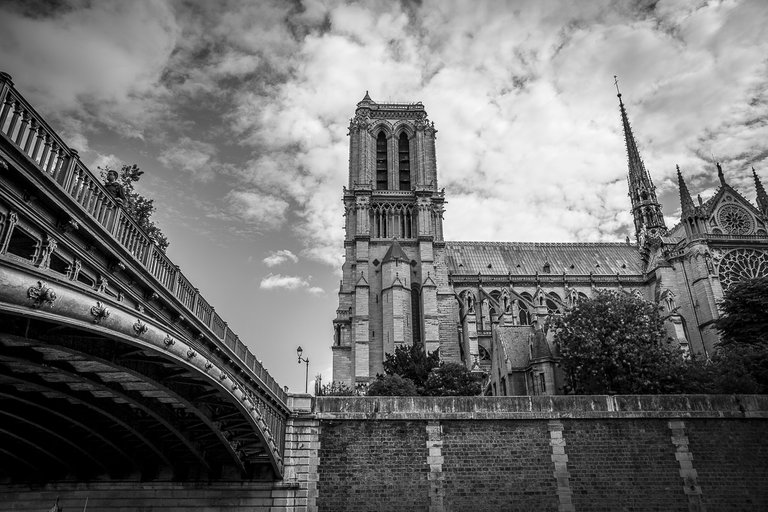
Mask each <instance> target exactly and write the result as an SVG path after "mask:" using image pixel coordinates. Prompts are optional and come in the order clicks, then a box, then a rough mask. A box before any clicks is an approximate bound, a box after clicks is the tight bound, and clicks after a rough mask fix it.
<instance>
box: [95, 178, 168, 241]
mask: <svg viewBox="0 0 768 512" xmlns="http://www.w3.org/2000/svg"><path fill="white" fill-rule="evenodd" d="M98 169H99V171H100V172H101V178H102V179H106V176H107V173H108V172H109V171H115V169H112V168H111V167H109V166H105V167H99V168H98ZM116 172H117V181H118V182H119V183H120V185H122V187H123V192H124V193H125V197H126V201H125V203H124V204H123V209H124V210H125V211H126V213H128V215H130V216H131V217H132V218H133V220H135V221H136V223H137V224H138V225H139V227H141V228H142V229H143V230H144V232H145V233H146V234H147V235H148V236H149V239H150V240H152V242H154V243H155V245H157V246H158V247H159V248H160V250H161V251H163V252H165V250H166V249H167V248H168V245H169V244H170V242H168V238H167V237H166V236H165V234H164V233H163V232H162V231H161V230H160V228H159V227H157V225H156V224H155V222H154V221H153V220H152V214H153V213H154V211H155V200H154V199H147V198H146V197H144V196H143V195H141V194H140V193H138V192H136V190H135V187H134V184H135V183H136V182H138V181H139V179H140V178H141V176H142V174H144V171H142V170H141V169H139V166H138V165H136V164H133V165H123V166H122V168H121V169H120V170H119V171H116Z"/></svg>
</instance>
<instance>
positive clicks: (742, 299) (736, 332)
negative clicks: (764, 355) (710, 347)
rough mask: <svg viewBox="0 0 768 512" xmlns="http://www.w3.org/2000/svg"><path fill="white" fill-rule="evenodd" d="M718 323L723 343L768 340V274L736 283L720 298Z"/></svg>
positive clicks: (749, 342)
mask: <svg viewBox="0 0 768 512" xmlns="http://www.w3.org/2000/svg"><path fill="white" fill-rule="evenodd" d="M720 309H721V310H722V315H721V316H720V318H719V319H718V320H717V323H716V324H715V325H716V327H717V329H718V330H719V331H720V335H721V344H722V345H728V344H733V343H747V344H751V345H754V344H768V277H759V278H755V279H746V280H744V281H739V282H736V283H734V284H733V285H732V286H731V287H730V288H729V289H728V291H726V292H725V294H724V296H723V300H722V302H720Z"/></svg>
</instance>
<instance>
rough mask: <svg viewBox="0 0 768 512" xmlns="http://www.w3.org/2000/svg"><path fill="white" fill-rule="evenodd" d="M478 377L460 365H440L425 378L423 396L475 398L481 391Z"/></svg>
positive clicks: (479, 377)
mask: <svg viewBox="0 0 768 512" xmlns="http://www.w3.org/2000/svg"><path fill="white" fill-rule="evenodd" d="M481 379H482V377H481V376H480V375H476V374H473V373H472V372H470V371H469V370H468V369H467V367H466V366H464V365H463V364H460V363H440V366H438V367H437V368H434V369H433V370H432V371H431V372H430V374H429V377H428V378H427V383H426V385H425V386H424V394H425V395H430V396H477V395H479V394H480V391H481V390H482V386H481V384H480V380H481Z"/></svg>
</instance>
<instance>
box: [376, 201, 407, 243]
mask: <svg viewBox="0 0 768 512" xmlns="http://www.w3.org/2000/svg"><path fill="white" fill-rule="evenodd" d="M370 212H371V236H372V237H373V238H415V236H416V227H415V226H416V212H415V210H414V207H413V205H412V204H399V203H375V204H373V205H371V209H370Z"/></svg>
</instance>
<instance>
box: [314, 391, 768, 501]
mask: <svg viewBox="0 0 768 512" xmlns="http://www.w3.org/2000/svg"><path fill="white" fill-rule="evenodd" d="M313 414H314V416H315V418H316V419H317V421H318V424H319V444H320V450H319V460H318V500H317V506H318V510H321V511H343V510H380V511H389V510H391V511H397V510H424V511H429V512H438V511H463V510H469V511H472V512H484V511H496V510H521V511H522V510H552V511H555V510H557V511H563V512H569V511H571V512H572V511H582V510H589V511H614V510H625V511H675V510H680V511H686V510H687V511H704V510H709V511H710V512H711V511H713V510H717V511H721V510H723V511H729V510H734V511H736V510H768V491H766V490H765V489H766V488H768V486H766V485H765V482H767V481H768V447H766V446H765V444H764V442H763V441H764V434H765V432H767V431H768V397H766V396H742V397H734V396H607V397H606V396H595V397H590V396H582V397H575V396H552V397H477V398H476V397H472V398H470V397H454V398H426V397H409V398H373V397H371V398H366V397H323V398H318V399H315V403H314V408H313Z"/></svg>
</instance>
